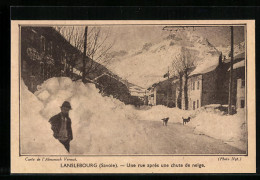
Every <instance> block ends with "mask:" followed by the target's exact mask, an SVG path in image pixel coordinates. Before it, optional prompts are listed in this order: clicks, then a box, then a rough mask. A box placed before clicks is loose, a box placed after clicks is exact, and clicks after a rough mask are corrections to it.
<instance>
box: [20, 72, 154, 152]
mask: <svg viewBox="0 0 260 180" xmlns="http://www.w3.org/2000/svg"><path fill="white" fill-rule="evenodd" d="M21 96H22V101H21V109H22V113H21V116H22V119H21V122H22V124H21V130H22V149H23V151H22V152H23V153H28V154H31V153H32V154H66V152H65V150H64V148H63V147H62V145H61V144H60V143H59V142H58V140H56V139H54V138H53V136H52V131H51V127H50V124H49V122H48V120H49V119H50V118H51V117H52V116H53V115H55V114H58V113H59V112H60V106H61V104H62V103H63V101H65V100H68V101H70V102H71V106H72V111H70V117H71V119H72V130H73V136H74V139H73V141H71V143H70V144H71V153H72V154H83V153H85V154H87V153H88V154H99V153H102V154H106V153H109V154H120V153H123V154H128V153H131V154H133V153H142V152H140V149H141V150H143V151H144V152H147V149H148V148H149V145H147V144H146V141H145V138H146V135H145V134H144V132H143V127H142V126H141V125H136V123H137V120H136V119H137V118H136V117H135V113H133V111H134V108H133V107H132V106H125V105H124V104H123V103H122V102H120V101H119V100H116V99H113V98H111V97H103V96H101V94H100V93H99V92H98V89H96V87H95V85H94V84H86V85H84V84H83V83H82V82H72V81H71V79H69V78H65V77H63V78H51V79H48V80H47V81H45V82H44V83H43V84H42V85H41V86H40V87H38V91H36V92H35V94H32V93H31V92H29V91H28V89H27V87H26V86H25V85H24V84H23V85H22V91H21ZM31 128H32V129H31ZM135 147H138V150H137V149H136V148H135Z"/></svg>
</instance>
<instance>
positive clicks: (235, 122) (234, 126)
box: [188, 109, 247, 150]
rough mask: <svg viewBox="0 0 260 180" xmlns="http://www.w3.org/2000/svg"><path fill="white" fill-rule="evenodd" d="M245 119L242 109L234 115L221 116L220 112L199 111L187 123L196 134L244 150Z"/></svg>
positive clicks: (245, 139) (245, 136) (245, 135)
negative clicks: (219, 140)
mask: <svg viewBox="0 0 260 180" xmlns="http://www.w3.org/2000/svg"><path fill="white" fill-rule="evenodd" d="M245 121H246V118H245V112H244V110H243V109H241V110H238V112H237V114H234V115H223V113H221V112H220V111H216V112H213V111H208V112H207V111H204V110H202V111H200V112H199V113H198V112H197V113H196V115H195V117H194V118H193V119H192V120H191V121H190V123H188V126H192V127H194V128H195V132H196V133H198V134H205V135H208V136H210V137H213V138H216V139H221V140H223V141H224V142H226V143H228V144H230V145H232V146H235V147H237V148H239V149H241V150H246V141H247V131H246V122H245Z"/></svg>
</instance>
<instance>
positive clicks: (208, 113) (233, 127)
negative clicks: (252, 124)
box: [138, 104, 247, 151]
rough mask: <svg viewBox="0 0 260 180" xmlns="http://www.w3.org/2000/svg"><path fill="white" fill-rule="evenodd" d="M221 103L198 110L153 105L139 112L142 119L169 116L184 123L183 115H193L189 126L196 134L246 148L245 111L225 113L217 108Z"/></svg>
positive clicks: (171, 120) (173, 120)
mask: <svg viewBox="0 0 260 180" xmlns="http://www.w3.org/2000/svg"><path fill="white" fill-rule="evenodd" d="M219 106H221V105H219V104H211V105H207V106H206V107H202V108H199V109H197V110H190V111H187V110H181V109H178V108H167V107H166V106H162V105H158V106H153V107H152V108H150V109H148V110H143V111H139V112H138V116H139V119H140V120H150V121H161V119H162V118H165V117H169V121H168V122H169V123H183V120H182V117H184V118H187V117H191V120H190V122H189V123H187V124H186V125H187V126H190V127H192V128H194V132H195V133H196V134H204V135H207V136H210V137H213V138H215V139H220V140H222V141H224V142H225V143H227V144H230V145H232V146H234V147H237V148H239V149H241V150H244V151H245V150H246V142H247V131H246V122H245V112H244V110H243V109H240V110H238V112H237V114H234V115H224V112H223V111H220V110H219V109H217V107H219Z"/></svg>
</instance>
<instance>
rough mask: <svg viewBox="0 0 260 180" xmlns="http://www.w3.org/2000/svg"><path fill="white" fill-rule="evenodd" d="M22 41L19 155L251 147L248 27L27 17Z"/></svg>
mask: <svg viewBox="0 0 260 180" xmlns="http://www.w3.org/2000/svg"><path fill="white" fill-rule="evenodd" d="M17 42H18V43H19V52H18V56H19V63H18V62H17V63H18V64H19V155H21V156H24V155H83V156H88V155H98V156H102V155H123V156H127V155H134V156H135V155H136V156H138V155H144V156H145V155H155V156H156V155H173V156H174V155H183V156H185V155H245V156H246V155H247V154H248V119H247V107H248V102H247V83H248V81H247V78H246V77H247V75H246V74H247V26H246V24H243V23H241V24H229V25H227V24H213V25H210V24H177V25H176V24H169V23H168V24H163V23H162V24H158V23H157V24H91V23H90V24H69V23H66V24H50V25H37V24H28V25H26V24H22V25H19V41H17ZM17 133H18V132H17Z"/></svg>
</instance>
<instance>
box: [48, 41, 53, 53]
mask: <svg viewBox="0 0 260 180" xmlns="http://www.w3.org/2000/svg"><path fill="white" fill-rule="evenodd" d="M52 49H53V48H52V41H50V42H49V45H48V52H49V54H50V55H52Z"/></svg>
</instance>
